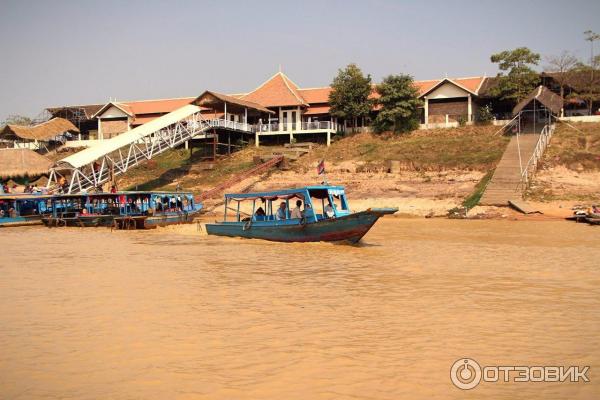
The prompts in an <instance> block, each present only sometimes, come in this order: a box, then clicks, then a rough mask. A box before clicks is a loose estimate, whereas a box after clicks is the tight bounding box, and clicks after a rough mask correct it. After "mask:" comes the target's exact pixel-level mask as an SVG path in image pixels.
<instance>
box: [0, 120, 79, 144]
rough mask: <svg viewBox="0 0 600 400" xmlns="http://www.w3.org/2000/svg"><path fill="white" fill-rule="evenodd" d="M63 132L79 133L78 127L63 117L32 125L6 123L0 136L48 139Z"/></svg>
mask: <svg viewBox="0 0 600 400" xmlns="http://www.w3.org/2000/svg"><path fill="white" fill-rule="evenodd" d="M65 132H75V133H79V129H77V127H76V126H75V125H73V124H72V123H71V122H70V121H68V120H66V119H64V118H52V119H51V120H49V121H46V122H42V123H41V124H37V125H34V126H21V125H6V126H5V127H4V128H3V129H2V130H1V131H0V138H2V139H8V140H25V141H29V140H38V141H42V142H47V141H50V140H52V139H54V138H56V137H57V136H60V135H62V134H63V133H65Z"/></svg>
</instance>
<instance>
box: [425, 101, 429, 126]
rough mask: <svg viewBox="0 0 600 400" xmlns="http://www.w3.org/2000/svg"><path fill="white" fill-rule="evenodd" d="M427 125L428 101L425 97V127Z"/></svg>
mask: <svg viewBox="0 0 600 400" xmlns="http://www.w3.org/2000/svg"><path fill="white" fill-rule="evenodd" d="M428 124H429V99H428V98H427V96H425V127H428Z"/></svg>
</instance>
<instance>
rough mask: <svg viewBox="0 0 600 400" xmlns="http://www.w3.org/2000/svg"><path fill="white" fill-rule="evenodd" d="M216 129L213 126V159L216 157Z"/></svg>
mask: <svg viewBox="0 0 600 400" xmlns="http://www.w3.org/2000/svg"><path fill="white" fill-rule="evenodd" d="M217 140H218V138H217V130H216V129H215V128H213V161H215V160H216V159H217Z"/></svg>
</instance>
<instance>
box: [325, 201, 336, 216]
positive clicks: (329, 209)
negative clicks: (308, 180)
mask: <svg viewBox="0 0 600 400" xmlns="http://www.w3.org/2000/svg"><path fill="white" fill-rule="evenodd" d="M323 213H324V214H325V218H333V217H335V212H334V211H333V207H332V206H331V203H327V205H326V206H325V208H324V209H323Z"/></svg>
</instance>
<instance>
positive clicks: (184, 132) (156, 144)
mask: <svg viewBox="0 0 600 400" xmlns="http://www.w3.org/2000/svg"><path fill="white" fill-rule="evenodd" d="M200 110H201V108H200V107H199V106H196V105H193V104H189V105H186V106H183V107H181V108H179V109H177V110H174V111H172V112H170V113H168V114H165V115H163V116H161V117H159V118H156V119H154V120H152V121H150V122H148V123H146V124H144V125H141V126H139V127H137V128H134V129H132V130H130V131H127V132H124V133H122V134H120V135H118V136H116V137H114V138H111V139H107V140H104V141H103V142H102V143H101V144H98V145H96V146H94V147H90V148H87V149H85V150H82V151H80V152H78V153H75V154H73V155H71V156H68V157H66V158H64V159H62V160H60V161H58V162H57V163H56V164H55V165H54V166H53V167H52V168H51V169H50V175H49V180H48V188H52V187H57V186H58V184H59V182H60V181H61V180H62V178H64V179H66V180H67V183H68V189H65V192H67V193H73V192H83V191H88V190H93V189H95V188H97V187H99V186H101V185H102V184H104V183H106V182H108V181H110V180H112V179H113V177H114V176H116V175H120V174H123V173H125V172H126V171H127V170H129V169H130V168H133V167H135V166H137V165H139V164H140V163H142V162H144V161H145V160H149V159H151V158H153V157H155V156H157V155H159V154H161V153H163V152H165V151H167V150H169V149H172V148H175V147H177V146H179V145H181V144H183V143H185V142H186V141H188V140H190V139H195V138H212V137H213V133H212V130H213V129H214V128H219V129H226V130H230V131H241V132H251V126H250V125H248V124H246V123H240V122H234V121H230V120H225V119H205V118H203V117H202V115H201V113H200Z"/></svg>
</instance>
